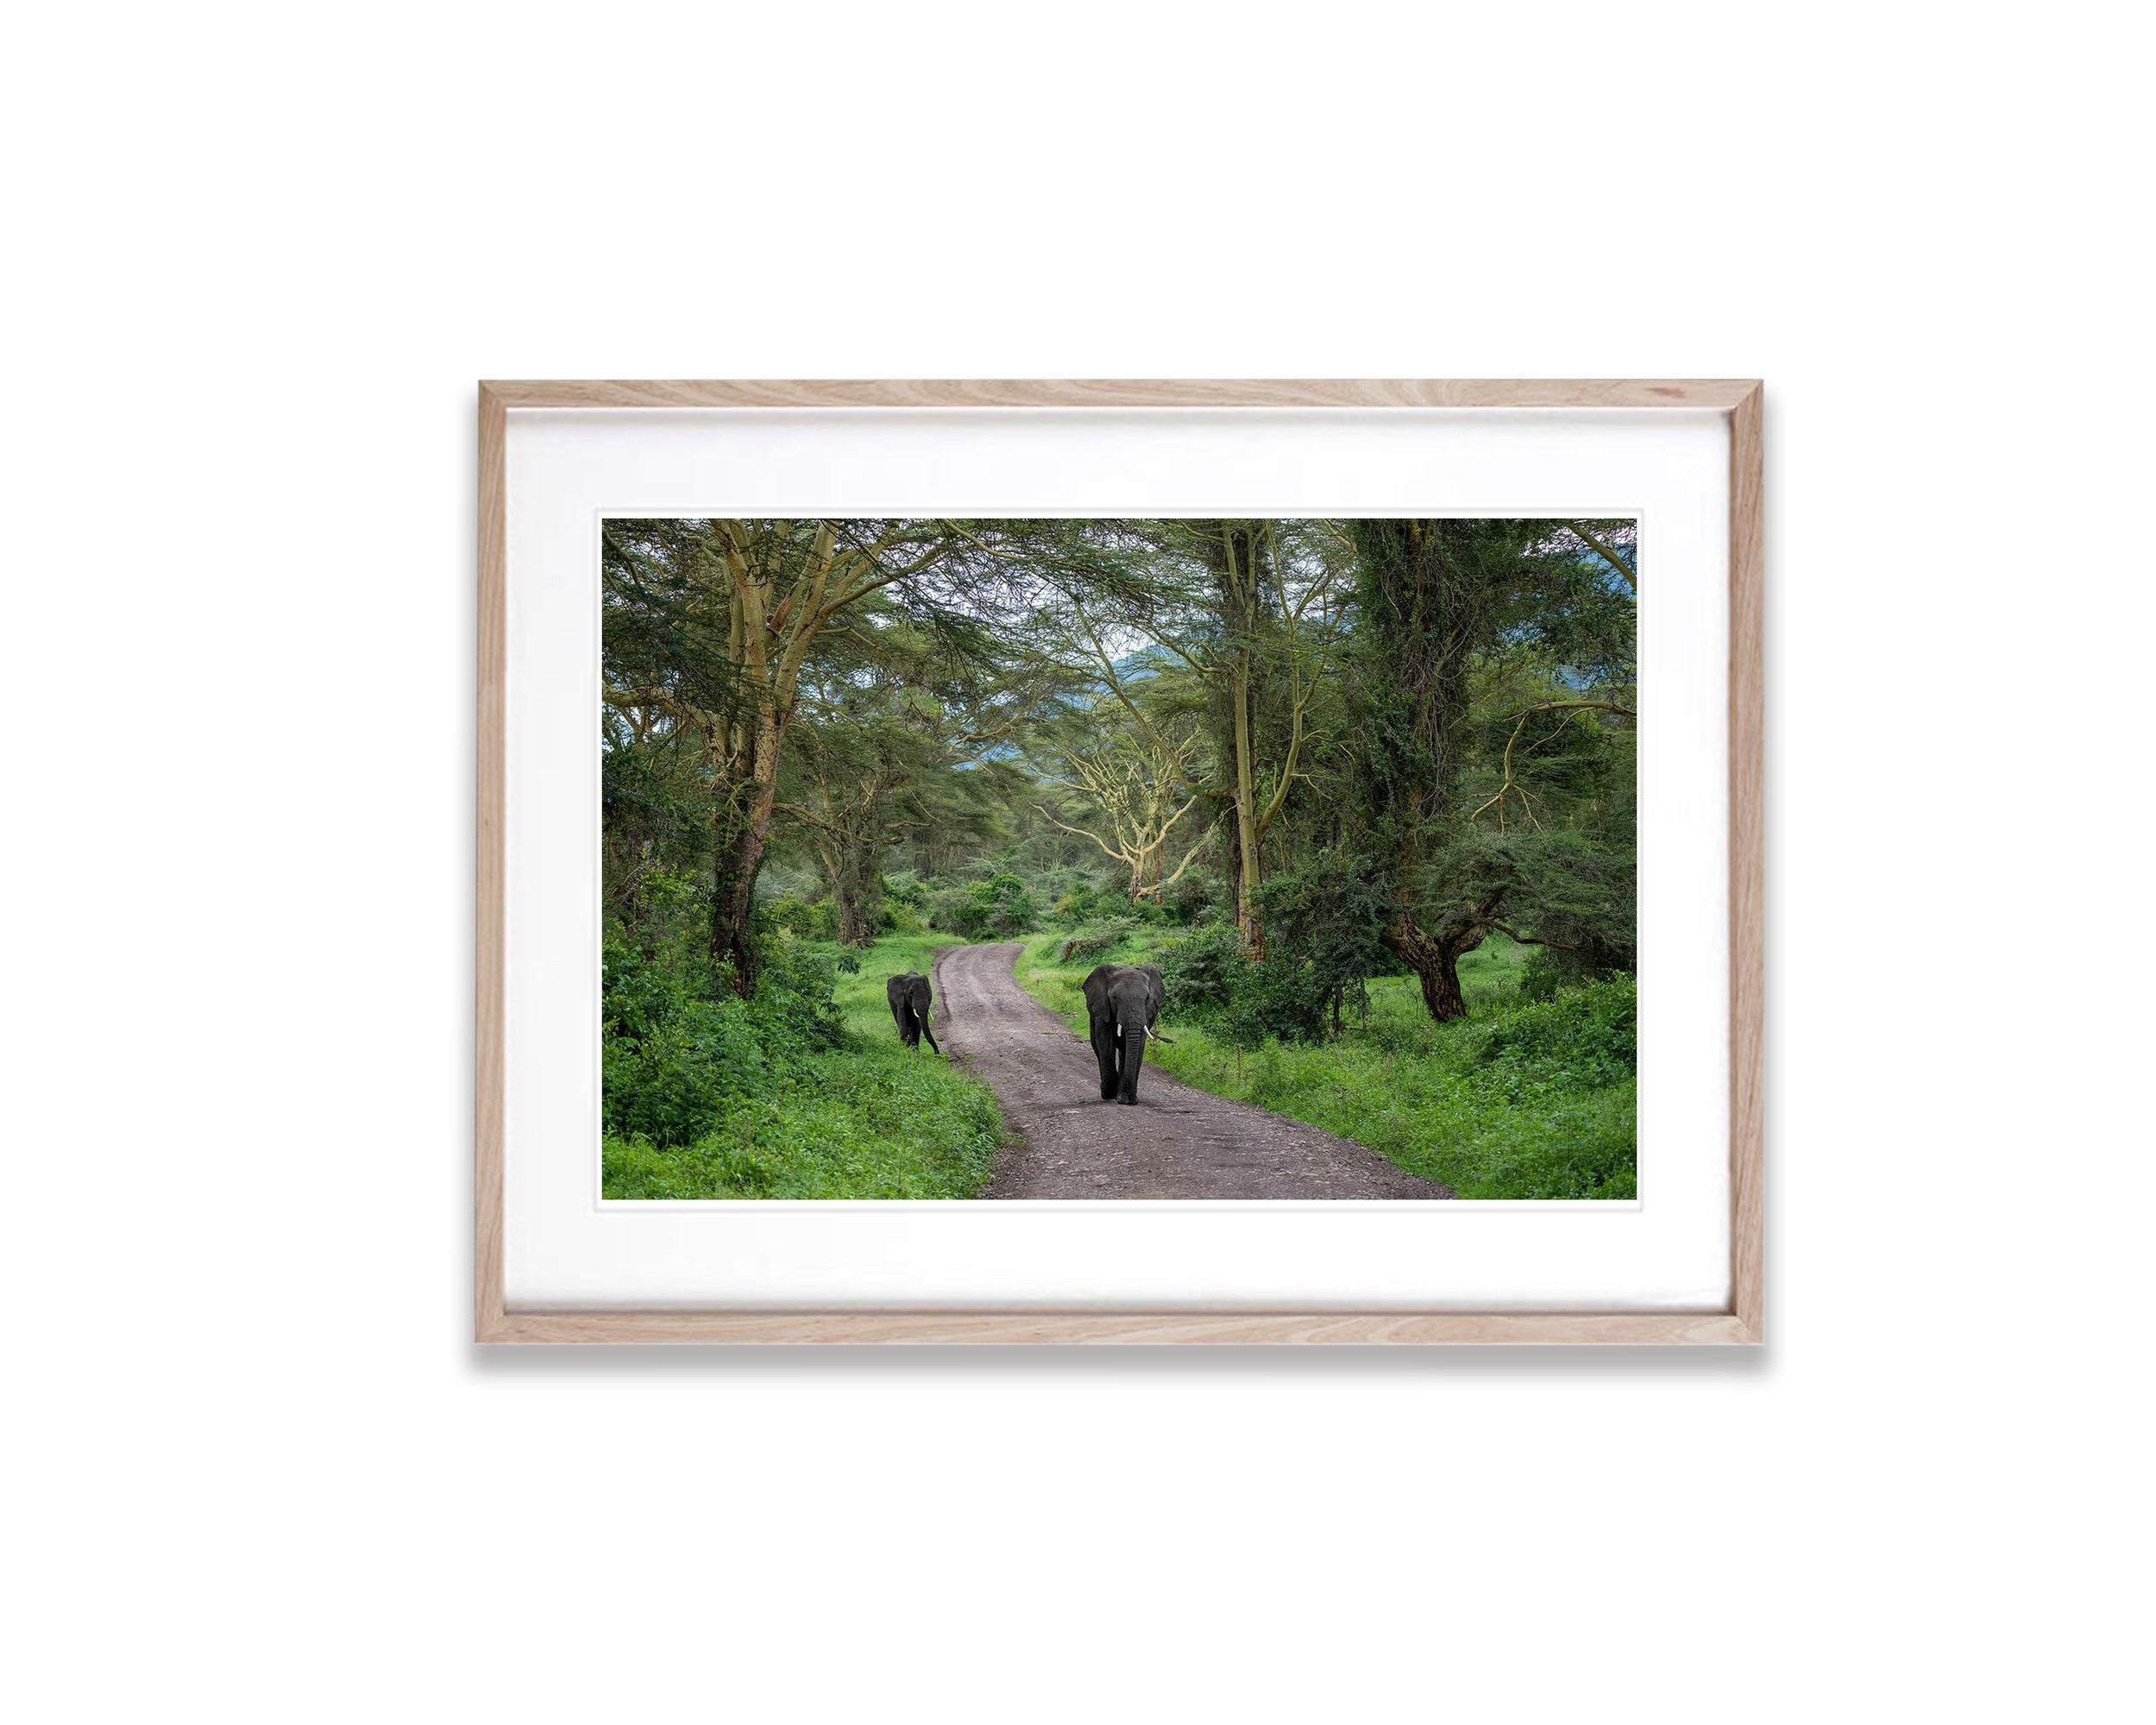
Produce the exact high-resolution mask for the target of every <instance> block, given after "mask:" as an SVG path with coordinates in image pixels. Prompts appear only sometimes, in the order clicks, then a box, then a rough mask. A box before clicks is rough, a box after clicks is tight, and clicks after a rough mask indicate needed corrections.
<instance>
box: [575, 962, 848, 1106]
mask: <svg viewBox="0 0 2156 1725" xmlns="http://www.w3.org/2000/svg"><path fill="white" fill-rule="evenodd" d="M855 967H856V969H858V967H859V961H858V960H855ZM838 968H839V966H838V960H836V959H834V957H833V954H831V953H830V952H829V951H828V950H827V949H824V948H819V947H814V946H811V945H809V944H808V943H807V942H805V941H800V940H797V939H795V936H794V935H792V934H791V933H790V932H789V931H788V930H787V929H783V928H776V929H766V931H765V934H764V947H763V969H762V971H761V972H760V973H759V974H758V976H757V987H756V992H755V995H754V997H753V998H751V999H748V1000H743V999H741V998H739V996H738V995H736V994H735V993H734V992H733V991H732V986H731V985H730V979H729V978H728V977H727V976H726V975H723V974H721V975H718V976H714V975H713V974H712V973H711V971H710V970H709V968H708V966H706V965H705V964H704V963H703V962H702V960H701V957H700V956H698V955H695V954H693V953H691V952H690V951H689V950H688V949H687V948H686V947H685V946H684V945H682V944H676V945H674V946H672V947H662V948H659V949H657V950H655V951H651V952H645V951H642V950H639V949H638V948H636V947H632V946H629V945H627V944H626V943H625V942H622V941H610V942H609V943H608V944H607V950H606V954H605V958H604V967H603V973H602V980H601V984H600V1064H601V1072H602V1077H603V1080H604V1084H603V1092H602V1093H603V1113H604V1118H605V1123H606V1127H607V1130H608V1131H609V1132H612V1133H615V1134H617V1135H619V1136H625V1137H630V1136H634V1137H643V1138H648V1139H649V1140H651V1143H654V1144H657V1145H661V1146H666V1145H674V1144H688V1143H695V1142H696V1141H697V1140H698V1139H699V1138H701V1137H702V1136H704V1134H705V1133H707V1132H708V1131H709V1130H711V1129H712V1128H713V1126H714V1125H716V1124H718V1122H719V1120H720V1117H722V1116H723V1115H724V1114H725V1113H726V1111H727V1109H728V1107H729V1105H731V1104H732V1103H733V1102H735V1101H737V1100H738V1099H740V1098H742V1097H745V1096H749V1095H753V1094H760V1093H761V1092H763V1091H764V1088H765V1086H767V1085H769V1084H770V1082H771V1081H773V1080H775V1079H776V1078H778V1077H781V1076H783V1074H785V1073H788V1072H789V1071H791V1070H792V1069H793V1068H794V1067H795V1066H796V1065H798V1063H799V1062H800V1061H802V1060H804V1059H806V1058H808V1056H810V1055H814V1054H816V1053H819V1052H821V1051H823V1050H826V1049H829V1048H835V1047H836V1046H837V1045H838V1043H839V1036H840V1028H839V1012H838V1008H837V1005H836V1004H835V1002H834V1000H833V989H834V987H835V985H836V984H837V981H838Z"/></svg>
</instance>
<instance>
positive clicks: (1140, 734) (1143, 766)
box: [1034, 727, 1211, 904]
mask: <svg viewBox="0 0 2156 1725" xmlns="http://www.w3.org/2000/svg"><path fill="white" fill-rule="evenodd" d="M1202 747H1203V739H1202V738H1200V737H1199V736H1198V735H1197V733H1196V732H1195V731H1186V732H1185V733H1183V734H1182V735H1181V736H1179V737H1178V736H1174V735H1172V733H1168V732H1167V731H1166V730H1163V729H1158V728H1152V727H1148V728H1147V729H1146V730H1144V731H1135V730H1129V729H1122V730H1118V731H1117V732H1116V733H1115V735H1114V736H1113V737H1112V738H1111V739H1110V740H1109V741H1108V742H1106V743H1103V744H1098V745H1096V746H1093V747H1091V748H1084V749H1075V750H1066V751H1064V752H1061V753H1060V755H1059V761H1060V764H1061V765H1062V768H1063V772H1064V774H1065V777H1064V778H1060V779H1055V778H1051V779H1047V780H1044V781H1043V783H1045V784H1047V785H1049V786H1050V787H1051V788H1054V789H1059V790H1065V791H1067V792H1069V793H1070V794H1072V795H1073V796H1077V797H1078V798H1079V799H1080V801H1082V802H1083V803H1085V804H1086V806H1087V807H1089V808H1090V809H1092V810H1093V811H1094V813H1095V814H1096V815H1097V816H1098V817H1099V818H1100V819H1101V820H1102V821H1103V822H1106V823H1107V826H1108V829H1109V836H1108V837H1106V838H1103V836H1102V835H1101V834H1099V833H1097V832H1095V831H1093V830H1091V828H1084V827H1073V826H1072V825H1071V824H1070V823H1069V822H1065V821H1063V820H1060V819H1059V818H1058V817H1057V815H1056V814H1055V812H1054V811H1053V809H1050V808H1049V807H1048V806H1047V804H1046V803H1036V804H1035V805H1034V806H1035V807H1036V808H1038V809H1040V813H1041V815H1043V816H1044V817H1045V818H1046V819H1047V821H1048V822H1050V823H1051V824H1052V825H1053V826H1056V827H1059V828H1062V830H1063V831H1065V832H1066V833H1072V834H1077V835H1078V837H1079V838H1082V839H1090V840H1092V842H1093V843H1094V844H1095V845H1097V846H1098V847H1100V849H1101V850H1102V852H1103V853H1104V854H1106V855H1107V856H1109V857H1110V858H1112V859H1114V860H1116V862H1119V863H1121V864H1122V866H1123V867H1124V868H1125V869H1126V870H1128V876H1129V878H1128V883H1127V885H1125V888H1124V893H1125V896H1126V897H1128V899H1129V900H1130V902H1131V903H1133V904H1135V903H1137V902H1138V901H1139V900H1140V899H1141V898H1142V897H1146V896H1147V895H1148V894H1150V895H1152V896H1153V897H1156V898H1157V897H1160V894H1161V893H1163V892H1165V891H1166V890H1167V889H1168V888H1169V887H1171V886H1172V885H1174V884H1175V883H1176V882H1177V881H1179V880H1180V879H1181V878H1183V873H1184V871H1185V870H1186V869H1188V868H1189V867H1190V866H1191V863H1192V862H1193V861H1195V860H1196V859H1197V855H1198V853H1200V852H1201V851H1203V850H1204V848H1205V847H1206V845H1207V844H1208V843H1209V842H1210V837H1211V835H1210V834H1201V835H1200V836H1199V838H1198V840H1197V843H1196V844H1194V845H1192V846H1191V847H1190V849H1189V850H1188V851H1187V852H1185V853H1184V857H1183V860H1182V861H1181V862H1179V863H1178V864H1177V865H1176V867H1175V870H1174V872H1172V873H1171V874H1167V875H1166V876H1165V878H1164V876H1163V869H1164V868H1165V866H1166V862H1165V857H1166V848H1167V842H1168V835H1169V834H1171V833H1172V832H1173V831H1174V830H1175V827H1176V823H1177V822H1179V821H1180V820H1181V819H1182V818H1183V817H1184V816H1185V815H1187V814H1189V813H1190V811H1191V809H1192V807H1194V806H1195V805H1196V803H1197V791H1196V790H1193V789H1191V785H1192V784H1193V781H1194V780H1195V779H1196V778H1197V777H1198V766H1199V755H1200V752H1201V750H1202Z"/></svg>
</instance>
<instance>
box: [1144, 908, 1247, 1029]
mask: <svg viewBox="0 0 2156 1725" xmlns="http://www.w3.org/2000/svg"><path fill="white" fill-rule="evenodd" d="M1153 962H1154V963H1156V964H1158V965H1159V966H1160V979H1161V981H1162V982H1163V983H1165V984H1166V986H1167V991H1168V1000H1169V1002H1170V1004H1171V1005H1172V1007H1173V1008H1174V1009H1175V1010H1179V1011H1182V1012H1187V1013H1191V1014H1192V1015H1194V1016H1198V1017H1203V1016H1204V1015H1205V1014H1206V1013H1209V1012H1213V1011H1218V1010H1224V1009H1225V1008H1226V1007H1227V1005H1228V1004H1229V1001H1230V1000H1232V999H1233V998H1235V993H1236V992H1237V989H1238V985H1239V983H1240V980H1241V975H1242V973H1243V972H1244V971H1245V970H1246V969H1248V966H1249V963H1250V957H1249V954H1248V952H1247V951H1246V950H1245V949H1244V947H1243V944H1242V936H1241V935H1238V934H1237V933H1236V932H1235V929H1233V928H1232V927H1231V926H1230V925H1229V924H1228V923H1226V922H1207V923H1204V924H1202V925H1200V926H1199V927H1197V928H1196V929H1192V930H1191V932H1190V933H1189V934H1187V935H1177V936H1175V937H1174V938H1172V939H1170V940H1166V941H1161V942H1160V945H1159V946H1157V947H1154V949H1153Z"/></svg>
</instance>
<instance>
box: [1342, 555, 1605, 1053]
mask: <svg viewBox="0 0 2156 1725" xmlns="http://www.w3.org/2000/svg"><path fill="white" fill-rule="evenodd" d="M1622 525H1623V524H1611V523H1597V522H1587V523H1581V524H1578V528H1577V529H1575V525H1574V524H1569V523H1563V522H1554V521H1531V520H1488V519H1484V520H1441V519H1384V520H1364V521H1357V522H1355V523H1353V524H1351V529H1350V531H1351V535H1352V537H1353V538H1354V541H1355V545H1356V548H1357V550H1358V551H1359V553H1360V554H1361V571H1360V576H1359V580H1358V583H1357V590H1356V601H1357V609H1358V614H1359V618H1360V620H1361V624H1362V639H1361V663H1360V670H1361V677H1360V679H1359V682H1360V702H1361V709H1360V712H1361V719H1362V721H1363V723H1362V727H1361V736H1362V749H1361V755H1362V772H1361V784H1362V793H1363V801H1364V806H1365V812H1366V815H1367V820H1368V822H1369V828H1370V833H1371V836H1372V841H1373V844H1374V845H1375V847H1377V849H1378V850H1379V852H1380V854H1381V855H1382V857H1383V859H1384V860H1385V862H1386V867H1387V871H1388V873H1389V875H1390V878H1391V880H1392V888H1393V909H1392V916H1391V917H1390V919H1389V920H1388V921H1387V922H1386V924H1385V927H1384V929H1383V931H1382V934H1381V936H1380V938H1381V939H1382V940H1383V941H1384V942H1385V945H1386V947H1387V948H1388V949H1389V950H1390V951H1391V952H1392V954H1394V956H1395V957H1397V958H1398V959H1399V960H1400V962H1401V963H1403V964H1404V965H1405V966H1407V967H1408V969H1409V970H1411V972H1413V973H1414V975H1415V977H1416V979H1417V982H1418V984H1419V985H1420V987H1421V990H1422V994H1423V1000H1424V1005H1425V1007H1426V1008H1427V1009H1428V1010H1429V1012H1430V1017H1432V1018H1434V1019H1436V1020H1438V1021H1439V1022H1441V1023H1442V1022H1446V1021H1449V1020H1452V1019H1456V1018H1460V1017H1465V1016H1466V1014H1467V1010H1468V1008H1467V1000H1466V997H1465V994H1464V992H1462V990H1461V983H1460V973H1459V961H1460V960H1461V957H1462V956H1463V955H1465V954H1468V953H1469V952H1472V951H1474V949H1475V948H1476V947H1479V946H1480V945H1481V944H1482V942H1483V941H1484V940H1485V939H1486V938H1487V935H1488V934H1489V933H1490V931H1491V930H1492V929H1500V930H1503V931H1504V932H1505V933H1507V934H1510V935H1512V936H1513V937H1514V938H1516V939H1518V940H1521V941H1527V942H1530V943H1539V942H1542V941H1543V936H1542V935H1539V934H1537V933H1534V932H1531V931H1529V930H1528V929H1524V928H1523V927H1520V926H1519V923H1520V922H1521V917H1520V915H1519V913H1520V911H1521V910H1527V909H1532V908H1534V907H1537V906H1548V907H1549V908H1551V909H1552V910H1553V912H1554V911H1555V910H1556V908H1557V907H1559V906H1561V905H1562V907H1564V909H1565V910H1567V911H1568V912H1569V913H1572V914H1575V915H1576V914H1578V913H1579V911H1580V907H1581V904H1582V903H1584V902H1585V900H1584V898H1583V896H1582V895H1583V894H1586V893H1587V888H1586V887H1585V886H1583V885H1581V879H1580V876H1581V866H1580V859H1581V856H1582V854H1583V853H1581V851H1580V850H1579V849H1578V847H1569V848H1565V849H1561V850H1552V849H1549V848H1547V847H1543V848H1542V849H1537V847H1533V846H1525V845H1520V844H1515V845H1511V846H1505V845H1492V844H1489V843H1487V842H1484V841H1482V840H1481V839H1480V834H1479V833H1478V830H1477V828H1476V819H1477V818H1478V817H1480V816H1483V815H1490V814H1494V815H1495V817H1496V819H1495V824H1496V825H1497V826H1498V828H1499V834H1498V836H1499V838H1500V839H1501V838H1503V837H1504V836H1505V823H1506V820H1507V809H1508V806H1511V807H1517V808H1518V809H1519V810H1520V811H1521V813H1522V814H1524V815H1525V817H1526V818H1527V819H1528V822H1529V824H1530V826H1531V828H1538V827H1539V822H1537V820H1536V819H1535V817H1534V815H1533V813H1532V805H1531V803H1528V802H1527V801H1526V792H1525V790H1524V787H1523V785H1522V784H1521V782H1520V780H1519V778H1518V774H1517V773H1516V771H1515V768H1516V765H1517V764H1518V763H1519V761H1520V757H1519V756H1518V749H1519V747H1520V746H1521V740H1522V732H1523V730H1524V727H1525V726H1526V724H1527V722H1528V721H1529V720H1531V719H1532V718H1537V717H1543V718H1545V719H1552V722H1551V723H1550V724H1549V727H1548V728H1549V729H1550V730H1551V732H1552V733H1553V734H1554V733H1556V732H1559V731H1561V730H1562V726H1563V724H1565V723H1568V722H1571V721H1573V720H1574V718H1575V715H1583V714H1585V713H1587V712H1588V711H1590V710H1592V711H1594V712H1598V713H1602V714H1606V715H1612V716H1614V717H1618V718H1625V719H1629V717H1630V716H1631V708H1630V707H1629V706H1628V705H1627V704H1626V703H1625V702H1623V701H1621V700H1619V699H1615V698H1607V697H1603V696H1597V695H1595V694H1594V693H1593V691H1591V690H1590V689H1587V688H1585V687H1582V688H1581V689H1579V690H1578V694H1577V698H1563V697H1562V696H1561V697H1557V698H1552V697H1551V696H1549V694H1548V693H1547V689H1548V686H1549V685H1548V684H1547V683H1545V684H1544V689H1545V693H1544V695H1543V698H1541V699H1539V700H1537V702H1534V703H1533V704H1531V706H1529V707H1528V708H1526V709H1525V710H1524V711H1523V712H1521V713H1519V714H1518V715H1512V716H1509V717H1507V718H1506V720H1505V740H1504V744H1503V752H1502V756H1501V772H1502V776H1501V778H1500V779H1499V784H1498V785H1497V787H1496V790H1495V791H1494V794H1493V795H1492V796H1490V797H1488V798H1487V800H1485V801H1484V802H1482V803H1480V806H1479V807H1476V808H1474V809H1472V810H1470V809H1464V808H1463V807H1462V802H1461V784H1462V779H1463V775H1464V773H1465V771H1466V769H1467V767H1468V762H1469V759H1470V758H1471V756H1472V755H1473V753H1474V750H1475V749H1476V747H1477V746H1478V745H1479V743H1480V737H1479V735H1478V733H1477V731H1476V728H1475V727H1474V725H1472V724H1471V723H1470V720H1471V716H1472V696H1473V689H1474V677H1475V673H1476V671H1477V670H1478V667H1479V666H1487V664H1490V663H1491V662H1493V661H1496V660H1499V659H1501V658H1505V657H1506V656H1508V655H1510V656H1513V657H1520V656H1532V657H1537V658H1539V659H1540V660H1541V661H1542V662H1543V670H1544V672H1545V674H1546V675H1547V676H1552V677H1558V678H1560V680H1561V682H1562V678H1563V677H1565V676H1566V675H1567V674H1568V673H1569V674H1571V675H1572V676H1574V677H1575V678H1576V677H1577V676H1578V673H1577V671H1576V670H1574V664H1575V661H1578V660H1581V659H1582V658H1593V659H1596V660H1598V661H1600V662H1602V663H1604V664H1619V663H1621V664H1625V665H1627V666H1628V665H1629V663H1630V651H1631V648H1630V639H1631V590H1632V588H1633V585H1634V577H1633V576H1632V575H1631V571H1630V570H1629V569H1628V568H1627V567H1625V566H1624V565H1622V564H1619V563H1618V562H1617V560H1616V546H1617V545H1618V543H1619V539H1618V537H1617V535H1616V533H1615V528H1616V527H1618V526H1622ZM1580 529H1583V530H1584V531H1580ZM1598 541H1599V544H1598V543H1597V542H1598ZM1625 543H1627V544H1629V541H1626V542H1625ZM1583 547H1584V548H1585V549H1586V550H1587V551H1590V552H1592V553H1593V559H1594V567H1593V568H1586V569H1583V566H1582V565H1583V558H1582V548H1583ZM1605 564H1606V569H1604V568H1603V567H1602V566H1603V565H1605ZM1613 582H1622V583H1623V589H1622V592H1621V594H1619V595H1615V596H1613V597H1612V595H1611V594H1610V591H1609V589H1611V588H1612V583H1613ZM1583 591H1584V592H1590V593H1592V592H1600V594H1601V595H1602V596H1603V597H1604V599H1605V600H1606V601H1608V602H1606V603H1605V604H1604V605H1603V606H1602V607H1601V608H1600V612H1599V613H1598V615H1599V617H1600V621H1599V622H1598V623H1596V624H1595V625H1594V626H1593V628H1591V629H1590V628H1588V627H1587V626H1586V625H1583V624H1582V623H1581V620H1580V608H1579V606H1578V605H1577V604H1575V603H1574V602H1573V601H1575V600H1576V599H1578V597H1579V596H1580V595H1581V593H1582V592H1583ZM1559 714H1562V720H1561V721H1558V720H1555V719H1554V718H1552V715H1559ZM1513 798H1517V799H1518V802H1517V803H1511V804H1509V805H1508V799H1513ZM1508 919H1510V920H1508Z"/></svg>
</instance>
